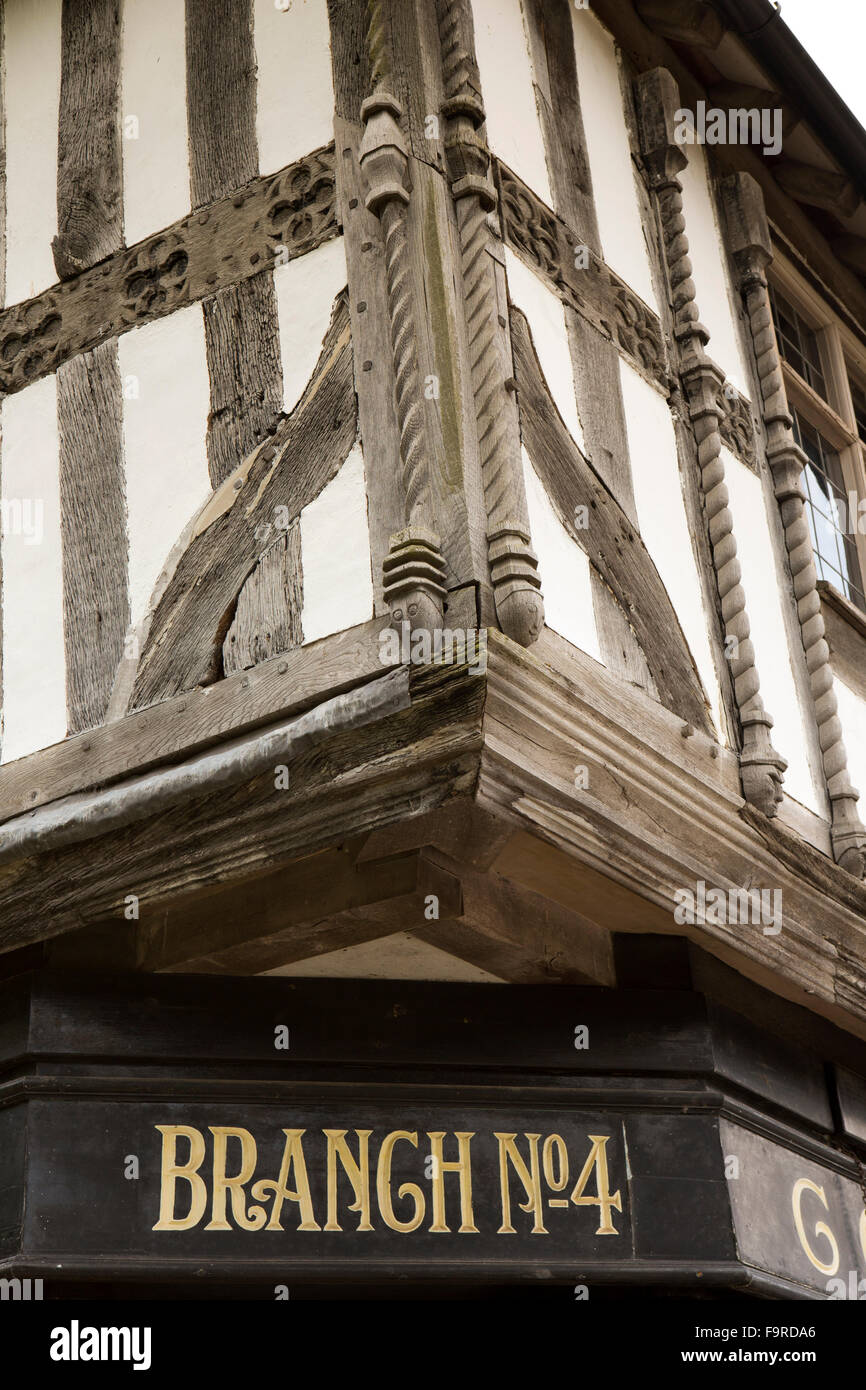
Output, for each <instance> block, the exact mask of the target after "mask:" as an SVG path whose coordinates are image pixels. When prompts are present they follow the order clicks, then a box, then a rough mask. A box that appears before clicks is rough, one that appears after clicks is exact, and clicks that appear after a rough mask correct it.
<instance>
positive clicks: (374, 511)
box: [334, 49, 404, 613]
mask: <svg viewBox="0 0 866 1390" xmlns="http://www.w3.org/2000/svg"><path fill="white" fill-rule="evenodd" d="M336 51H338V50H335V62H336ZM365 52H366V49H365ZM351 71H352V73H353V72H354V68H353V69H352V70H351ZM338 76H339V74H338V73H337V72H336V70H335V74H334V78H335V81H337V79H338ZM338 92H339V87H338ZM334 133H335V136H336V142H337V159H336V174H337V191H338V197H339V209H340V212H339V216H340V221H341V223H342V225H343V228H344V236H345V240H346V266H347V271H348V277H349V318H350V321H351V325H352V347H353V358H354V369H355V395H356V397H357V400H358V420H359V425H360V431H361V443H362V445H363V446H364V471H365V474H366V480H367V497H368V501H369V506H368V516H369V525H370V559H371V569H372V575H373V602H374V611H375V612H376V613H387V612H388V605H387V604H386V603H385V600H384V597H383V593H382V589H383V580H382V575H383V568H382V567H383V565H384V562H385V557H386V556H387V554H388V546H389V544H390V540H391V536H392V535H393V534H394V533H395V532H396V531H399V530H400V528H401V526H402V525H403V524H404V504H403V498H402V495H401V489H400V431H399V428H398V425H397V412H396V410H395V407H394V381H393V377H392V374H391V340H390V333H389V321H388V295H387V289H386V285H385V272H384V267H383V256H384V251H383V247H382V238H381V236H380V233H379V223H378V218H377V217H376V216H375V214H374V213H372V212H370V210H369V209H368V208H367V207H365V206H364V198H365V196H366V185H365V183H364V180H363V177H362V175H361V171H360V168H359V167H358V150H359V147H360V144H361V136H362V133H363V132H362V130H361V127H360V126H357V125H354V124H351V123H350V122H348V121H346V120H344V119H343V118H342V117H341V116H339V115H338V116H336V117H335V119H334Z"/></svg>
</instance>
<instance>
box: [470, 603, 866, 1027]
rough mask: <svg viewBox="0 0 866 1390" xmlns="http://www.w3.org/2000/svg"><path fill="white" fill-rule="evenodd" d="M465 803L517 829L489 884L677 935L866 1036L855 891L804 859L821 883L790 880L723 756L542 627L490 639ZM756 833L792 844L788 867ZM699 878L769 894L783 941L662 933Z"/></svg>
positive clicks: (865, 915) (712, 930)
mask: <svg viewBox="0 0 866 1390" xmlns="http://www.w3.org/2000/svg"><path fill="white" fill-rule="evenodd" d="M566 711H567V713H566ZM638 730H639V731H640V732H639V733H638V732H637V731H638ZM576 764H583V765H585V766H586V767H587V769H588V774H589V775H588V784H587V787H586V789H585V790H580V789H576V788H575V783H574V768H575V765H576ZM476 798H477V801H478V804H479V806H480V807H481V808H482V809H484V810H486V811H488V812H491V813H493V814H499V815H501V816H505V817H506V818H507V819H510V820H511V822H512V823H513V824H514V825H515V827H516V828H518V827H519V828H518V829H517V833H516V834H515V835H514V837H513V838H512V839H511V840H510V841H509V842H508V843H507V844H506V845H505V846H504V847H503V848H502V849H501V850H500V852H499V854H498V855H497V857H496V858H495V859H494V860H493V862H492V864H491V865H490V867H491V868H492V869H493V870H494V872H496V873H499V874H502V875H503V876H504V877H506V878H509V879H512V880H514V881H516V882H518V883H521V884H522V885H523V886H524V887H526V888H529V889H531V890H533V891H534V892H538V893H540V894H543V895H544V896H545V897H546V898H553V899H554V900H556V901H557V902H561V903H562V904H563V906H565V907H569V908H572V909H573V910H575V911H576V912H578V913H580V914H581V915H584V916H588V917H590V918H591V919H592V920H593V921H595V922H597V923H602V924H604V925H606V926H607V927H608V928H609V929H610V930H613V931H636V930H643V931H647V930H650V931H662V932H670V931H674V932H675V933H677V934H686V935H688V936H689V938H690V939H691V940H693V941H695V942H697V943H698V944H699V945H701V946H702V947H703V948H704V949H705V950H709V951H712V953H713V955H714V956H716V957H718V958H719V959H720V960H722V961H725V962H727V963H728V964H730V965H732V966H734V968H735V969H736V970H738V971H739V972H740V973H741V974H744V975H747V976H749V977H750V978H752V979H754V980H755V981H757V982H759V983H763V984H765V985H767V986H769V987H770V988H772V989H773V990H775V991H776V992H778V993H780V994H782V995H783V996H785V997H787V998H789V999H797V1000H798V1001H799V1002H800V1003H803V1004H805V1005H806V1007H808V1008H809V1009H811V1010H812V1011H814V1012H817V1013H819V1014H823V1015H824V1016H825V1017H827V1018H832V1019H835V1020H836V1021H837V1022H839V1023H841V1025H842V1026H843V1027H846V1028H848V1029H850V1030H851V1031H854V1032H857V1033H858V1034H859V1035H860V1036H866V990H864V988H863V977H862V969H861V970H860V973H859V984H858V975H857V965H856V962H861V963H862V960H863V958H864V951H866V929H864V922H866V886H864V885H863V884H862V883H860V882H858V881H857V880H855V879H853V878H851V877H850V876H849V875H847V874H846V873H845V871H844V870H843V869H841V868H840V867H839V866H836V865H833V864H832V862H831V861H830V860H829V859H827V858H826V857H822V856H820V855H819V854H817V853H814V854H812V853H811V852H810V854H809V856H808V858H809V860H810V861H811V860H815V861H816V862H819V863H820V864H821V866H822V872H823V873H824V874H825V875H826V877H825V878H824V881H823V882H824V886H823V887H822V888H819V887H818V884H817V881H816V882H815V883H812V882H810V881H808V879H807V878H804V876H803V872H802V866H801V865H800V864H798V863H797V851H796V847H797V846H800V855H801V859H802V858H804V857H805V856H804V854H803V851H804V849H805V848H806V847H804V846H803V845H802V841H800V840H799V838H798V837H796V836H794V835H792V834H791V833H790V832H788V831H786V830H785V829H784V828H783V827H781V826H779V822H778V819H777V820H773V821H771V820H769V819H768V818H767V817H765V816H763V815H762V814H761V813H760V812H759V811H757V810H756V809H755V808H753V807H748V806H747V804H746V803H744V802H743V799H742V796H741V794H740V791H739V778H738V770H737V761H736V757H735V756H734V755H733V754H731V753H729V752H728V751H727V750H725V749H720V748H719V747H718V745H716V744H715V742H714V740H713V739H712V738H708V737H707V736H706V735H704V734H702V733H701V732H699V731H696V732H695V733H694V734H693V735H692V736H691V737H689V738H684V737H683V734H682V724H681V722H680V721H678V720H677V718H676V716H675V715H672V714H670V713H669V712H668V711H667V710H666V709H665V708H664V706H663V705H659V704H655V703H654V702H653V701H652V700H651V699H650V698H649V697H648V696H646V694H645V693H644V692H643V691H640V690H635V689H633V688H629V687H626V686H625V685H624V683H623V682H622V681H621V680H620V679H619V678H618V677H616V676H612V675H611V674H610V673H609V672H607V671H606V670H604V668H603V667H600V666H599V665H598V663H597V662H595V661H593V660H592V658H591V657H588V656H586V655H585V654H584V653H582V652H581V651H579V650H578V649H577V648H575V647H572V646H570V645H569V644H568V643H567V642H565V641H564V640H563V639H562V638H559V637H557V635H556V634H555V633H550V632H548V631H547V629H545V632H544V633H543V634H542V636H541V638H539V641H538V643H537V644H536V645H535V646H534V647H533V648H531V649H530V650H529V651H523V650H521V649H519V648H517V647H515V646H514V644H511V643H508V642H507V641H506V640H505V639H503V638H501V637H500V636H499V634H497V633H491V634H490V635H489V640H488V661H487V702H486V705H485V717H484V752H483V754H482V766H481V775H480V778H479V782H478V790H477V792H476ZM758 826H760V833H759V832H758V830H757V828H756V827H758ZM768 836H769V837H770V843H773V844H775V843H776V841H777V839H778V842H780V843H781V841H782V840H783V839H786V840H787V842H788V843H789V844H790V846H791V853H792V859H791V866H790V867H788V866H787V865H786V864H784V863H782V862H781V860H780V857H779V855H778V854H777V853H776V851H775V849H770V848H768V843H767V837H768ZM540 841H545V842H546V844H545V845H542V844H541V843H540ZM698 866H700V868H698ZM702 877H703V878H704V879H705V880H706V882H707V884H710V883H713V884H718V886H719V887H720V888H722V889H723V890H728V889H730V888H732V887H733V888H739V887H741V886H743V885H747V886H754V885H759V886H772V887H773V888H778V889H779V890H780V891H781V893H782V902H783V904H784V912H783V927H782V931H781V932H779V933H778V934H776V935H765V934H764V933H763V932H762V930H761V928H760V926H757V927H756V926H743V925H735V926H730V925H727V926H715V925H713V924H711V923H709V922H708V923H707V924H706V925H704V926H702V927H695V928H691V927H688V926H685V927H684V926H679V925H675V924H674V919H673V909H674V903H675V899H674V893H675V891H676V890H677V889H678V888H681V887H682V886H683V884H684V883H689V882H692V883H693V882H694V881H695V880H696V879H700V878H702ZM852 894H854V895H855V896H854V897H852V896H851V895H852ZM816 920H820V921H821V923H822V929H821V932H819V933H816V932H815V929H814V924H815V921H816ZM831 923H832V925H831Z"/></svg>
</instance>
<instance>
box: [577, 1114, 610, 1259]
mask: <svg viewBox="0 0 866 1390" xmlns="http://www.w3.org/2000/svg"><path fill="white" fill-rule="evenodd" d="M587 1138H588V1139H591V1140H592V1148H591V1149H590V1151H589V1158H588V1159H587V1160H586V1163H584V1165H583V1172H582V1173H581V1175H580V1177H579V1178H578V1180H577V1182H576V1183H575V1186H574V1191H573V1192H572V1194H571V1200H572V1201H573V1202H574V1205H575V1206H576V1207H594V1206H598V1211H599V1216H600V1218H601V1224H600V1225H599V1228H598V1230H597V1231H596V1233H595V1234H596V1235H597V1236H618V1235H619V1231H618V1230H617V1229H616V1226H614V1224H613V1221H612V1220H611V1215H610V1210H611V1207H616V1209H617V1211H622V1198H621V1197H620V1195H619V1192H615V1193H614V1194H613V1196H611V1195H610V1178H609V1176H608V1171H607V1141H608V1139H609V1138H610V1135H609V1134H588V1135H587ZM593 1168H595V1169H596V1196H595V1197H584V1196H583V1195H582V1194H583V1189H584V1188H585V1187H586V1184H587V1183H588V1182H589V1175H590V1173H591V1172H592V1170H593Z"/></svg>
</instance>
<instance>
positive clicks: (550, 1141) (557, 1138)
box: [541, 1134, 568, 1207]
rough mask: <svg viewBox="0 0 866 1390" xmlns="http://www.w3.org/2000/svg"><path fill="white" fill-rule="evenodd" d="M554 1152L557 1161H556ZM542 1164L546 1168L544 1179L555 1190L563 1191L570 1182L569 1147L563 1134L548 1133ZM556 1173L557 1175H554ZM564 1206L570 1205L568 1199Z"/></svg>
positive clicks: (563, 1203)
mask: <svg viewBox="0 0 866 1390" xmlns="http://www.w3.org/2000/svg"><path fill="white" fill-rule="evenodd" d="M554 1153H556V1161H555V1162H554V1157H553V1155H554ZM541 1166H542V1168H543V1169H544V1180H545V1182H546V1183H547V1185H548V1186H549V1187H552V1188H553V1190H554V1192H561V1191H562V1189H563V1188H564V1187H565V1184H566V1183H567V1182H568V1149H567V1148H566V1147H565V1140H564V1139H563V1138H562V1135H561V1134H548V1136H547V1138H546V1139H545V1141H544V1147H543V1148H542V1150H541ZM554 1173H555V1176H554ZM562 1205H563V1206H566V1207H567V1206H568V1203H567V1202H566V1201H563V1202H562Z"/></svg>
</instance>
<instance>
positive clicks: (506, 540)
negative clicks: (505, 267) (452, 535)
mask: <svg viewBox="0 0 866 1390" xmlns="http://www.w3.org/2000/svg"><path fill="white" fill-rule="evenodd" d="M436 9H437V17H438V21H439V39H440V47H441V53H442V75H443V85H444V92H445V100H444V102H443V106H442V114H443V118H444V120H445V127H446V129H445V151H446V159H447V165H448V175H449V180H450V183H451V192H452V195H453V198H454V203H455V213H456V217H457V227H458V232H459V236H460V255H461V268H462V277H463V294H464V303H465V312H466V329H467V342H468V349H469V363H470V375H471V380H472V394H473V398H474V405H475V418H476V424H477V433H478V449H479V458H480V465H481V481H482V487H483V491H484V504H485V510H486V513H487V545H488V560H489V563H490V576H491V581H492V584H493V595H494V601H495V604H496V614H497V617H498V619H499V622H500V625H501V627H502V630H503V631H504V632H505V633H506V634H507V635H508V636H509V637H511V638H513V639H514V641H516V642H519V643H520V644H521V645H522V646H530V645H531V643H533V642H534V641H535V640H536V638H537V637H538V636H539V634H540V632H541V629H542V626H543V624H544V606H543V601H542V597H541V580H540V578H539V575H538V561H537V559H536V556H535V554H534V552H533V550H532V548H531V545H530V535H529V514H528V509H527V505H526V494H525V489H524V483H523V467H522V460H521V454H520V426H519V421H518V418H517V405H516V401H515V399H514V395H513V392H512V391H510V390H509V385H508V384H507V383H509V384H510V383H511V377H512V370H511V365H510V346H509V342H508V336H507V333H508V325H507V320H506V318H505V312H504V275H503V276H502V290H501V299H500V294H499V293H498V292H497V280H496V277H497V259H498V258H502V252H501V249H499V247H498V245H497V242H496V240H495V239H494V235H493V229H492V227H491V221H492V219H493V216H494V209H495V207H496V201H497V199H496V192H495V190H494V188H493V185H492V183H491V181H490V177H489V166H490V152H489V150H488V149H487V144H486V141H485V138H484V134H483V130H482V127H483V124H484V106H483V104H482V100H481V94H480V81H479V76H478V68H477V65H476V62H475V57H474V43H473V32H472V17H471V12H470V10H469V7H468V5H467V3H466V0H437V6H436ZM497 252H498V257H497ZM500 274H502V272H501V271H500Z"/></svg>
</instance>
